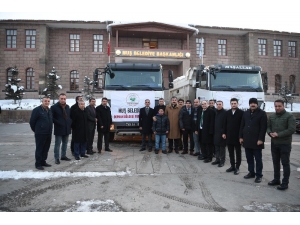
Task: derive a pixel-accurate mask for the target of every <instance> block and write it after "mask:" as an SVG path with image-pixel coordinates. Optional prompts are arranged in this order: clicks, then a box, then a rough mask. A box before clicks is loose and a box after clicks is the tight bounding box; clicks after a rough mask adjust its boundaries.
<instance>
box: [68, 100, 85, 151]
mask: <svg viewBox="0 0 300 225" xmlns="http://www.w3.org/2000/svg"><path fill="white" fill-rule="evenodd" d="M79 101H82V95H78V96H76V98H75V104H74V105H72V106H71V108H70V117H71V119H72V115H73V112H74V111H75V109H78V102H79ZM71 152H72V155H73V156H74V141H73V140H71Z"/></svg>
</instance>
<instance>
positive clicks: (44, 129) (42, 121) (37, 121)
mask: <svg viewBox="0 0 300 225" xmlns="http://www.w3.org/2000/svg"><path fill="white" fill-rule="evenodd" d="M29 124H30V128H31V130H32V131H33V132H34V133H35V134H52V127H53V120H52V112H51V110H50V109H49V110H46V109H44V108H43V107H42V106H41V105H40V106H38V107H35V108H34V109H33V110H32V113H31V117H30V122H29Z"/></svg>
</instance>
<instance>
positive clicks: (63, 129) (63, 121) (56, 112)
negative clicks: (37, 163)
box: [51, 93, 72, 164]
mask: <svg viewBox="0 0 300 225" xmlns="http://www.w3.org/2000/svg"><path fill="white" fill-rule="evenodd" d="M66 100H67V96H66V94H64V93H61V94H60V95H59V97H58V102H57V103H56V104H55V105H53V106H52V107H51V111H52V115H53V123H54V135H55V145H54V159H55V164H60V161H59V148H60V145H61V158H60V160H65V161H70V160H71V159H69V158H68V157H67V156H66V152H67V145H68V140H69V135H70V134H71V125H72V120H71V118H70V107H69V105H68V104H66Z"/></svg>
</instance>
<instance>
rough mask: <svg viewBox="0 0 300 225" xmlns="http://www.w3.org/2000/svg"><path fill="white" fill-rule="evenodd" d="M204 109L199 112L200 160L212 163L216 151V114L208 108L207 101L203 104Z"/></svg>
mask: <svg viewBox="0 0 300 225" xmlns="http://www.w3.org/2000/svg"><path fill="white" fill-rule="evenodd" d="M201 106H202V108H200V109H199V110H198V119H197V124H198V126H197V131H195V132H196V133H197V134H198V135H199V141H200V147H201V151H202V156H201V157H198V159H199V160H204V162H205V163H209V162H211V161H212V156H213V150H214V145H213V141H214V139H213V138H214V123H215V112H214V111H213V110H211V109H210V108H209V107H208V102H207V101H202V102H201Z"/></svg>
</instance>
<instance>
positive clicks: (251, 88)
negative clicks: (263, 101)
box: [240, 86, 262, 92]
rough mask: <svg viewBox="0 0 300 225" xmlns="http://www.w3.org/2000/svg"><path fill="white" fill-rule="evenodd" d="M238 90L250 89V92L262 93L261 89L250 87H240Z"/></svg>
mask: <svg viewBox="0 0 300 225" xmlns="http://www.w3.org/2000/svg"><path fill="white" fill-rule="evenodd" d="M240 88H242V89H250V90H255V91H256V92H259V91H262V89H261V88H259V87H258V88H255V87H252V86H241V87H240Z"/></svg>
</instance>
